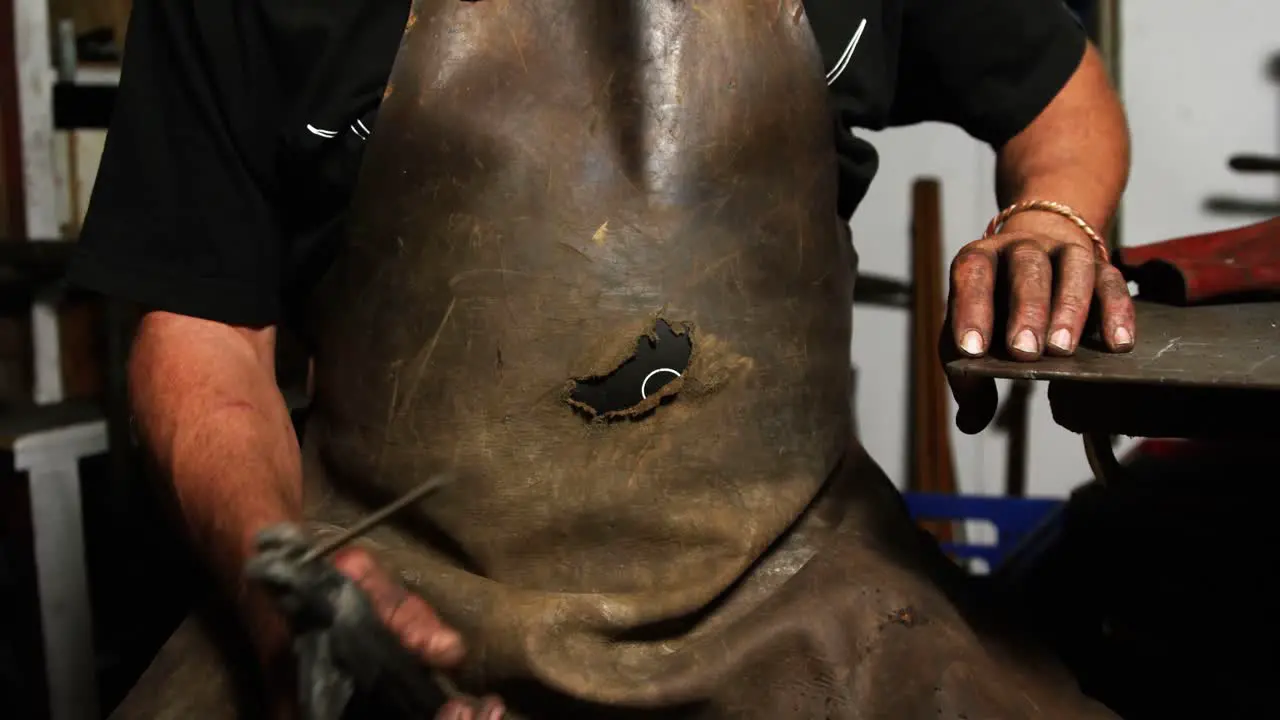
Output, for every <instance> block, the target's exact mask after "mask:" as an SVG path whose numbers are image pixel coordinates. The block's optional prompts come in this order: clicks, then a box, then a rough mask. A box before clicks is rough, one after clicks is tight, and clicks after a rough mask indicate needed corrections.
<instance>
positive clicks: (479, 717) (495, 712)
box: [476, 696, 507, 720]
mask: <svg viewBox="0 0 1280 720" xmlns="http://www.w3.org/2000/svg"><path fill="white" fill-rule="evenodd" d="M506 714H507V709H506V707H505V706H503V704H502V701H501V700H499V699H498V698H496V697H493V696H489V697H486V698H483V699H482V700H481V701H480V710H479V712H477V713H476V720H501V718H502V717H503V716H504V715H506Z"/></svg>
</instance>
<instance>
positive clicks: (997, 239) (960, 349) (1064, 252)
mask: <svg viewBox="0 0 1280 720" xmlns="http://www.w3.org/2000/svg"><path fill="white" fill-rule="evenodd" d="M1006 287H1007V290H1005V288H1006ZM997 293H998V294H999V295H1001V297H997ZM1095 298H1096V300H1097V306H1096V307H1094V310H1095V312H1096V315H1097V320H1098V322H1099V329H1100V331H1101V337H1102V341H1103V344H1104V345H1105V346H1106V348H1107V349H1108V350H1110V351H1111V352H1128V351H1129V350H1132V349H1133V345H1134V338H1135V335H1136V329H1135V327H1134V312H1133V300H1132V299H1131V298H1130V297H1129V288H1128V285H1127V284H1126V283H1125V280H1124V278H1123V277H1122V276H1121V275H1120V271H1119V270H1117V269H1116V268H1115V266H1113V265H1111V264H1110V263H1103V262H1100V261H1099V260H1098V259H1097V257H1096V255H1095V253H1094V248H1093V246H1092V244H1091V243H1090V242H1089V240H1088V239H1086V238H1080V239H1079V240H1074V239H1072V240H1067V239H1059V238H1056V237H1050V236H1049V235H1045V234H1038V233H1029V232H1006V233H1001V234H999V235H995V236H993V237H990V238H985V239H983V240H978V241H975V242H972V243H969V244H968V245H966V246H964V247H963V248H961V250H960V252H959V253H958V254H957V255H956V258H955V260H954V261H952V263H951V294H950V298H949V303H948V308H947V317H948V320H949V322H948V323H947V324H946V325H945V326H944V328H943V332H942V335H943V337H942V338H941V340H942V342H941V350H942V359H943V361H944V362H946V361H949V360H952V359H955V358H962V357H981V356H983V355H985V354H987V352H989V350H990V348H991V346H992V343H993V341H995V342H999V341H1003V343H1004V347H1005V348H1007V349H1008V352H1009V355H1010V356H1011V357H1012V358H1014V359H1015V360H1022V361H1034V360H1038V359H1039V358H1040V357H1041V356H1042V355H1044V354H1046V353H1047V354H1049V355H1071V354H1073V353H1075V350H1076V348H1077V347H1079V344H1080V338H1081V336H1082V335H1083V333H1084V331H1085V322H1086V320H1088V319H1089V311H1090V306H1091V305H1092V303H1093V302H1094V299H1095ZM997 308H999V310H1000V311H999V312H998V311H997ZM1005 312H1007V313H1008V314H1007V317H1008V321H1007V322H1005V323H1002V324H1003V327H997V322H999V320H998V318H1004V317H1005ZM998 332H1001V333H1003V336H1002V337H1000V338H999V339H998V340H996V338H997V336H996V333H998ZM948 381H949V382H950V384H951V392H952V394H953V395H954V396H955V399H956V403H957V405H958V406H959V409H958V411H957V413H956V425H957V427H959V428H960V430H961V431H962V432H965V433H968V434H975V433H978V432H981V431H982V430H983V429H984V428H985V427H986V426H987V425H988V424H989V423H990V422H991V419H992V418H993V417H994V416H995V412H996V405H997V397H996V387H995V382H994V381H993V380H991V379H988V378H959V377H951V376H950V375H949V376H948Z"/></svg>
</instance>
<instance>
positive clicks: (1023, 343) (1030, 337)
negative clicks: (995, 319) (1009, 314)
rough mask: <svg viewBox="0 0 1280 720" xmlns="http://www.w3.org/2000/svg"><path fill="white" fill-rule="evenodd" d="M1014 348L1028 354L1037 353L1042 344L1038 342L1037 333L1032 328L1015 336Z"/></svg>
mask: <svg viewBox="0 0 1280 720" xmlns="http://www.w3.org/2000/svg"><path fill="white" fill-rule="evenodd" d="M1013 349H1014V350H1017V351H1018V352H1024V353H1027V354H1028V355H1035V354H1036V353H1037V352H1039V351H1040V344H1039V343H1038V342H1036V335H1035V333H1033V332H1031V331H1030V330H1023V331H1022V332H1020V333H1018V334H1017V335H1015V336H1014V338H1013Z"/></svg>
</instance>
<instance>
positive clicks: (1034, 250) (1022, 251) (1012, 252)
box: [1006, 238, 1049, 261]
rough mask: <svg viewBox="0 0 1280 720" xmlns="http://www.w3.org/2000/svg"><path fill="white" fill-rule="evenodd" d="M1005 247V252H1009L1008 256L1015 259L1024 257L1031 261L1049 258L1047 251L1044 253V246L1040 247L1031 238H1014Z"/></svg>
mask: <svg viewBox="0 0 1280 720" xmlns="http://www.w3.org/2000/svg"><path fill="white" fill-rule="evenodd" d="M1006 247H1007V252H1008V253H1009V256H1010V257H1013V258H1016V259H1024V258H1025V259H1027V260H1033V261H1039V260H1045V261H1048V259H1049V256H1048V254H1047V253H1045V251H1044V248H1042V247H1040V244H1039V243H1037V242H1036V241H1035V240H1033V239H1031V238H1024V239H1021V240H1014V241H1013V242H1011V243H1009V244H1008V245H1007V246H1006Z"/></svg>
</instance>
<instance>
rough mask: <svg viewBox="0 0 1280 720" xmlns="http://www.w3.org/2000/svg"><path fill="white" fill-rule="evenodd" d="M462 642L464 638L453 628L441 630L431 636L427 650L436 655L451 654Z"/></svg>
mask: <svg viewBox="0 0 1280 720" xmlns="http://www.w3.org/2000/svg"><path fill="white" fill-rule="evenodd" d="M461 642H462V638H461V637H459V635H458V633H456V632H454V631H452V630H440V631H438V632H436V634H434V635H432V636H431V641H430V642H428V643H427V652H428V653H431V654H432V655H433V656H436V657H441V656H445V655H449V654H451V653H453V652H455V651H456V650H457V649H458V645H459V644H460V643H461Z"/></svg>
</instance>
